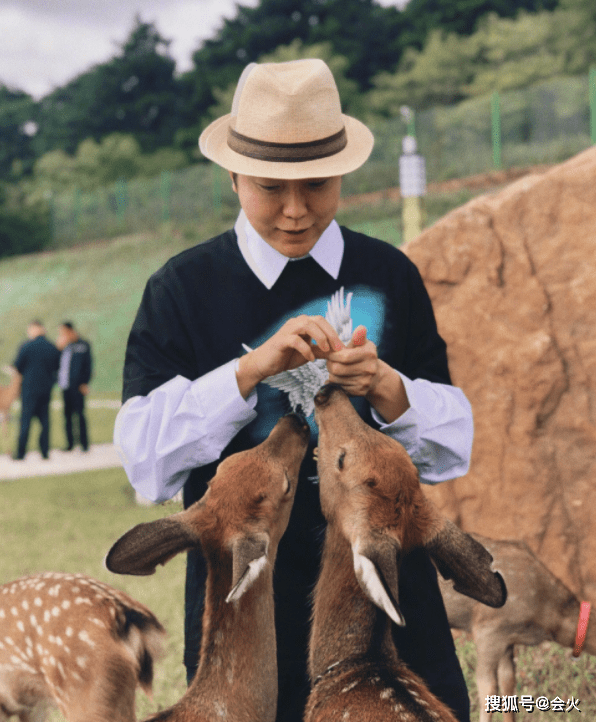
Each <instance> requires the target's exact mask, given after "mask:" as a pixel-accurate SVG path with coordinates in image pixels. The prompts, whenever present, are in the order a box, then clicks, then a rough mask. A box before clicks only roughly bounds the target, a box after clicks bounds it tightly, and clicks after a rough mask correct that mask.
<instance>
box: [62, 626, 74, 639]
mask: <svg viewBox="0 0 596 722" xmlns="http://www.w3.org/2000/svg"><path fill="white" fill-rule="evenodd" d="M64 633H65V634H66V636H67V637H72V635H73V634H74V632H73V631H72V627H66V629H65V631H64Z"/></svg>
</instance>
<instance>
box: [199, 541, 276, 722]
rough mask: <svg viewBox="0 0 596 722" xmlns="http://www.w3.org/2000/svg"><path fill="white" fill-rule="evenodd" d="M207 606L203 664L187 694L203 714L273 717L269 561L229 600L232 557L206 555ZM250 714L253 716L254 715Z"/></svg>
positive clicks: (268, 721) (273, 654)
mask: <svg viewBox="0 0 596 722" xmlns="http://www.w3.org/2000/svg"><path fill="white" fill-rule="evenodd" d="M207 569H208V572H207V582H206V586H205V610H204V613H203V630H202V640H201V654H200V661H199V668H198V670H197V674H196V675H195V678H194V679H193V681H192V684H191V686H190V688H189V690H188V692H187V695H188V696H189V697H191V698H192V701H193V705H195V704H196V705H197V706H198V707H199V708H200V709H201V710H202V712H203V714H205V713H206V712H207V711H208V710H209V709H210V708H211V709H212V710H213V712H214V718H218V716H217V715H219V716H220V717H222V718H225V719H228V720H230V722H234V721H235V720H236V719H240V718H242V719H245V718H246V717H245V716H244V717H241V714H242V713H241V712H240V710H245V711H244V715H246V710H254V719H255V720H259V722H261V721H263V722H274V720H275V715H276V709H277V659H276V641H275V625H274V612H273V574H272V563H270V564H269V565H268V566H267V568H266V569H265V570H264V571H263V573H262V574H261V575H260V576H259V578H258V579H256V581H255V582H254V584H253V585H252V587H251V588H250V589H248V591H246V592H245V593H244V594H243V596H242V597H241V598H240V599H239V600H238V601H237V602H226V601H225V600H226V597H227V595H228V594H229V592H230V590H231V588H232V560H231V557H223V555H217V556H215V555H214V556H211V557H210V558H208V559H207ZM250 719H253V717H252V716H251V717H250Z"/></svg>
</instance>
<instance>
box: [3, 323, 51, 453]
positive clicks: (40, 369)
mask: <svg viewBox="0 0 596 722" xmlns="http://www.w3.org/2000/svg"><path fill="white" fill-rule="evenodd" d="M45 334H46V330H45V328H44V325H43V324H42V323H41V321H38V320H35V321H32V322H31V323H30V324H29V325H28V326H27V337H28V339H29V340H28V341H26V342H25V343H24V344H22V346H21V347H20V348H19V350H18V352H17V357H16V359H15V362H14V364H13V366H14V367H15V368H16V370H17V371H18V373H19V374H20V375H21V404H22V407H21V423H20V431H19V439H18V445H17V452H16V454H15V456H14V458H15V459H17V460H22V459H24V458H25V452H26V451H27V441H28V440H29V428H30V426H31V421H32V420H33V418H34V417H37V418H38V419H39V422H40V423H41V434H40V436H39V448H40V451H41V455H42V457H43V458H44V459H48V458H49V453H50V397H51V394H52V387H53V385H54V384H55V383H56V373H57V371H58V363H59V361H60V352H59V351H58V349H57V348H56V347H55V346H54V344H53V343H52V342H51V341H48V339H47V338H46V335H45Z"/></svg>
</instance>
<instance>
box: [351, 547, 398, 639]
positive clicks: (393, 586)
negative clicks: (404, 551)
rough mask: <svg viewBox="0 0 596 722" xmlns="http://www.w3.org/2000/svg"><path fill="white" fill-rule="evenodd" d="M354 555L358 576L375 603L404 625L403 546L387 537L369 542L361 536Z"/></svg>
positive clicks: (366, 592)
mask: <svg viewBox="0 0 596 722" xmlns="http://www.w3.org/2000/svg"><path fill="white" fill-rule="evenodd" d="M352 554H353V555H354V571H355V572H356V579H357V580H358V583H359V584H360V586H361V588H362V591H363V592H364V593H365V594H366V596H367V597H368V598H369V599H370V601H371V602H373V604H376V605H377V607H379V608H380V609H382V610H383V611H384V612H385V613H386V614H387V615H388V616H389V617H390V618H391V619H392V620H393V621H394V622H395V623H396V624H398V625H399V626H400V627H403V626H404V625H405V623H406V622H405V620H404V618H403V615H402V613H401V610H400V608H399V601H398V600H399V594H398V589H397V583H398V565H399V549H396V543H395V542H392V541H389V540H388V539H384V538H383V537H375V538H374V539H370V540H366V541H363V540H360V539H357V540H356V541H355V542H354V544H352Z"/></svg>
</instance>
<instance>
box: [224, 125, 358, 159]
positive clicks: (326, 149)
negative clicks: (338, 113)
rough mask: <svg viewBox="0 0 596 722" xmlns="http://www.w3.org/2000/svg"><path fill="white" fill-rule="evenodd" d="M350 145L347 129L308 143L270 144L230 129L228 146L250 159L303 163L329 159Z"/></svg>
mask: <svg viewBox="0 0 596 722" xmlns="http://www.w3.org/2000/svg"><path fill="white" fill-rule="evenodd" d="M347 144H348V138H347V135H346V129H345V128H342V129H341V130H340V131H339V132H338V133H334V134H333V135H330V136H328V137H327V138H321V139H320V140H312V141H309V142H306V143H269V142H267V141H264V140H256V139H255V138H249V137H247V136H246V135H242V134H241V133H238V132H237V131H235V130H233V128H228V146H229V147H230V148H231V149H232V150H233V151H234V152H236V153H239V154H240V155H244V156H246V157H248V158H255V159H257V160H266V161H270V162H272V163H301V162H302V161H307V160H319V158H328V157H329V156H330V155H335V154H336V153H339V152H340V151H342V150H343V149H344V148H345V147H346V145H347Z"/></svg>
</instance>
